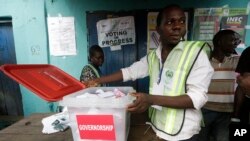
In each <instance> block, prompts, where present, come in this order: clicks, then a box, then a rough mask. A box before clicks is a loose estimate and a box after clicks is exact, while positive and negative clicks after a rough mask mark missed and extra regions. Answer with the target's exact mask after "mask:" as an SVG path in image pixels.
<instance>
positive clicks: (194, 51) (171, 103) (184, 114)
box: [85, 5, 213, 141]
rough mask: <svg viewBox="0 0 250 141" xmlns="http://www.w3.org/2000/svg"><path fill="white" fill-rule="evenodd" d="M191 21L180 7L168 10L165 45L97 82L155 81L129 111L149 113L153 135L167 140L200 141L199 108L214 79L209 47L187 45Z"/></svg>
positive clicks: (160, 23) (161, 23)
mask: <svg viewBox="0 0 250 141" xmlns="http://www.w3.org/2000/svg"><path fill="white" fill-rule="evenodd" d="M185 22H186V17H185V14H184V11H183V10H182V9H181V8H180V7H179V6H178V5H171V6H167V7H165V8H164V9H162V11H160V13H159V14H158V17H157V27H156V29H157V32H158V33H159V35H160V45H159V46H158V48H157V49H156V50H153V51H152V52H150V53H149V54H148V55H147V56H145V57H143V58H142V59H141V60H140V61H138V62H135V63H134V64H132V65H131V66H130V67H127V68H123V69H121V70H120V71H118V72H116V73H113V74H111V75H108V76H104V77H101V78H98V79H95V80H93V81H88V82H85V84H86V85H89V84H90V85H93V83H96V84H100V83H108V82H113V81H119V80H123V81H128V80H135V79H138V78H143V77H146V76H149V77H150V90H149V94H145V93H140V92H137V93H134V94H132V95H133V96H135V97H136V100H135V101H134V103H132V104H130V105H128V107H127V110H128V111H129V112H133V113H141V112H144V111H146V110H147V109H149V117H150V122H149V124H150V125H151V127H152V129H153V130H154V132H155V133H156V135H157V136H158V137H159V138H161V139H164V140H186V141H195V140H197V134H198V133H199V131H200V123H201V119H202V116H201V112H200V108H201V107H202V106H203V105H204V104H205V103H206V101H207V96H206V93H207V89H208V86H209V83H210V80H211V77H212V74H213V68H212V66H211V65H210V62H209V59H208V55H207V52H209V51H208V50H209V49H208V48H207V44H205V43H204V42H187V41H182V39H183V37H184V35H185V33H186V23H185Z"/></svg>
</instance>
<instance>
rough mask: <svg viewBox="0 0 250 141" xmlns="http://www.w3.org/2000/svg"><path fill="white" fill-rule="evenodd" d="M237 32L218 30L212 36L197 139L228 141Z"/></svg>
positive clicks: (233, 89)
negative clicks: (210, 68)
mask: <svg viewBox="0 0 250 141" xmlns="http://www.w3.org/2000/svg"><path fill="white" fill-rule="evenodd" d="M240 42H241V40H240V35H239V34H238V33H237V32H235V31H233V30H221V31H219V32H217V33H216V34H215V35H214V37H213V46H214V47H213V51H212V55H211V59H210V63H211V65H212V66H213V68H214V75H213V77H212V80H211V83H210V86H209V88H208V94H207V95H208V102H207V103H206V104H205V106H204V107H203V108H202V114H203V118H204V123H205V127H202V129H201V132H200V134H199V140H200V141H210V140H211V138H212V141H228V140H229V129H228V126H229V124H230V118H231V113H232V111H233V102H234V92H235V88H236V73H235V68H236V66H237V64H238V60H239V55H237V54H235V53H236V51H235V48H236V47H237V46H238V45H239V44H240Z"/></svg>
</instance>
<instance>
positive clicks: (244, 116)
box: [240, 97, 250, 124]
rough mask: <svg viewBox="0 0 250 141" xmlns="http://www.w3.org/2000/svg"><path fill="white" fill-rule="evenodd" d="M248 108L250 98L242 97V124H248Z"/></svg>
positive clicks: (249, 107) (249, 106)
mask: <svg viewBox="0 0 250 141" xmlns="http://www.w3.org/2000/svg"><path fill="white" fill-rule="evenodd" d="M249 109H250V98H247V97H244V101H243V104H242V106H241V110H240V111H241V112H240V120H241V123H243V124H249Z"/></svg>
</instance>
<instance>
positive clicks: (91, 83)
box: [81, 80, 99, 88]
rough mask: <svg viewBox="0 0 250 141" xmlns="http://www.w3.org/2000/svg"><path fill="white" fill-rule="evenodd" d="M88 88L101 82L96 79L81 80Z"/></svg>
mask: <svg viewBox="0 0 250 141" xmlns="http://www.w3.org/2000/svg"><path fill="white" fill-rule="evenodd" d="M81 82H82V83H83V84H84V85H85V86H86V87H87V88H88V87H97V86H98V85H99V84H98V83H97V82H96V81H94V80H89V81H81Z"/></svg>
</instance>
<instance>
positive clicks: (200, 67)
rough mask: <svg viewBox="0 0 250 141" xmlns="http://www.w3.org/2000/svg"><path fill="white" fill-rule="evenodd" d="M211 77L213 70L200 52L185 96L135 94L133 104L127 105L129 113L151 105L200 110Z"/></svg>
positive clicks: (204, 55)
mask: <svg viewBox="0 0 250 141" xmlns="http://www.w3.org/2000/svg"><path fill="white" fill-rule="evenodd" d="M212 75H213V68H212V66H211V64H210V62H209V60H208V57H207V56H206V54H205V53H204V52H201V54H200V55H199V57H198V59H197V61H196V62H195V64H194V67H193V69H192V70H191V72H190V75H189V77H188V79H187V94H185V95H181V96H173V97H170V96H162V94H161V96H159V95H148V94H143V93H135V94H133V96H135V97H136V100H135V101H134V103H132V104H130V105H128V107H127V110H128V111H130V112H143V111H145V110H146V109H147V108H148V107H149V106H151V105H159V106H163V107H171V108H180V109H187V108H195V109H200V108H201V107H202V106H203V105H204V104H205V103H206V101H207V96H206V93H207V89H208V86H209V84H210V81H211V78H212Z"/></svg>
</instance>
